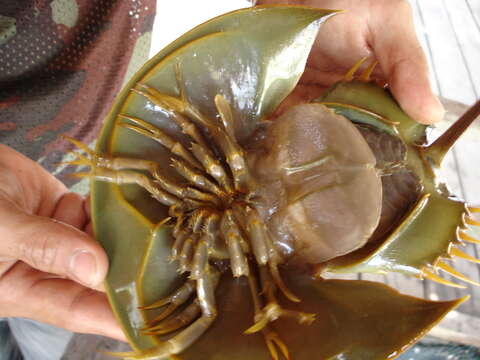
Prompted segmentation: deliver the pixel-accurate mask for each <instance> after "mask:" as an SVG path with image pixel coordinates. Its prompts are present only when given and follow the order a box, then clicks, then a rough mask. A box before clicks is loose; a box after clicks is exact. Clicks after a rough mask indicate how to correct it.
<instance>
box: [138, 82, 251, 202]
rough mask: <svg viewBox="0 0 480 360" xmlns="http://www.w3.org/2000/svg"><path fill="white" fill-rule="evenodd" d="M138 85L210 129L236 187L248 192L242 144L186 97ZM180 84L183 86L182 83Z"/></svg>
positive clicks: (170, 108) (161, 103) (155, 99)
mask: <svg viewBox="0 0 480 360" xmlns="http://www.w3.org/2000/svg"><path fill="white" fill-rule="evenodd" d="M177 81H178V75H177ZM137 85H138V86H140V87H141V88H142V89H143V90H144V91H141V90H137V89H133V91H134V92H136V93H138V94H140V95H143V96H145V97H146V98H147V99H149V100H150V101H152V102H153V103H155V104H157V105H159V106H161V107H162V108H164V109H165V110H167V111H172V112H176V113H180V114H184V115H186V116H188V117H189V118H190V119H192V121H194V122H195V123H196V124H197V125H199V126H202V127H205V128H206V129H207V130H208V132H209V134H210V135H211V136H212V138H213V140H214V141H215V143H216V144H217V145H218V146H219V147H220V149H221V150H222V152H223V153H224V154H225V157H226V161H227V163H228V165H229V167H230V170H231V171H232V174H233V178H234V182H235V189H236V190H238V191H240V192H243V193H247V192H248V185H249V181H251V180H250V176H249V172H248V167H247V164H246V162H245V157H244V155H243V150H242V148H241V147H240V146H238V144H236V141H235V139H234V138H233V139H232V138H231V137H230V136H229V134H228V133H227V132H226V131H224V130H223V129H221V128H220V127H219V126H217V124H215V123H214V124H212V122H211V121H210V120H209V119H207V118H206V117H205V116H204V115H203V114H202V113H200V111H198V110H197V109H196V108H195V107H194V106H192V105H191V104H190V103H188V101H187V100H186V98H185V97H181V98H175V97H172V96H169V95H166V94H162V93H160V92H159V91H158V90H156V89H154V88H152V87H150V86H148V85H145V84H142V83H138V84H137ZM179 85H180V86H181V83H180V84H179ZM181 94H182V91H181ZM225 102H226V101H225ZM227 104H228V103H227ZM223 105H224V104H221V106H222V109H221V110H220V111H222V112H223V114H226V111H225V109H224V106H223ZM228 106H229V105H228Z"/></svg>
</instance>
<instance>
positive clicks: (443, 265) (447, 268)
mask: <svg viewBox="0 0 480 360" xmlns="http://www.w3.org/2000/svg"><path fill="white" fill-rule="evenodd" d="M436 266H437V267H438V268H439V269H441V270H443V271H445V272H446V273H448V274H450V275H451V276H453V277H455V278H457V279H460V280H463V281H465V282H467V283H469V284H472V285H476V286H480V283H478V282H476V281H474V280H472V279H470V278H468V277H466V276H465V275H463V274H462V273H460V272H458V271H457V270H455V269H454V268H453V267H451V266H450V265H448V264H447V263H444V262H442V261H438V262H437V264H436Z"/></svg>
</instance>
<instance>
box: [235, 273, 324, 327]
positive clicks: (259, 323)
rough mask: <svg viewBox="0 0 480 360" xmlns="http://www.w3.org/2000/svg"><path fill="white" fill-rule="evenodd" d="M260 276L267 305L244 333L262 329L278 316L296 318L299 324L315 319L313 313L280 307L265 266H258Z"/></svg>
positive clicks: (308, 322) (309, 322)
mask: <svg viewBox="0 0 480 360" xmlns="http://www.w3.org/2000/svg"><path fill="white" fill-rule="evenodd" d="M260 278H261V282H262V293H263V294H265V297H266V298H267V305H266V306H265V307H264V308H263V309H262V311H261V313H260V315H259V316H256V319H255V321H256V323H255V324H254V325H253V326H252V327H250V328H249V329H247V331H245V333H247V334H252V333H255V332H257V331H260V330H262V329H263V328H264V327H265V326H267V325H268V324H269V323H271V322H273V321H275V320H277V319H278V318H280V317H289V318H293V319H295V320H297V321H298V322H299V323H300V324H307V325H308V324H311V323H312V322H313V321H314V320H315V314H310V313H304V312H300V311H293V310H287V309H284V308H282V307H281V306H280V305H279V304H278V302H277V299H276V298H275V284H274V283H273V282H272V279H271V277H270V274H269V271H268V269H267V268H266V267H265V266H260Z"/></svg>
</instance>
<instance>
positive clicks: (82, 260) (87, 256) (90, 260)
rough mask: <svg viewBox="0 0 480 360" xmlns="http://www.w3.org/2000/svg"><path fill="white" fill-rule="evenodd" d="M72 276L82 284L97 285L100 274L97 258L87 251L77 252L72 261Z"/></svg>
mask: <svg viewBox="0 0 480 360" xmlns="http://www.w3.org/2000/svg"><path fill="white" fill-rule="evenodd" d="M69 270H70V275H71V276H72V277H73V278H74V280H77V281H79V282H81V283H82V284H84V285H86V286H89V287H92V286H95V285H97V282H98V274H97V264H96V262H95V257H94V256H93V255H92V254H91V253H90V252H88V251H87V250H77V251H75V252H74V253H73V255H72V257H71V259H70V269H69Z"/></svg>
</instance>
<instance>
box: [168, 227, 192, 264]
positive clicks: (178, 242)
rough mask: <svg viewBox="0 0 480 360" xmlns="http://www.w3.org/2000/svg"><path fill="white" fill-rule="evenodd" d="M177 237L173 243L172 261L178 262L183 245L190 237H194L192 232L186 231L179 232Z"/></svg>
mask: <svg viewBox="0 0 480 360" xmlns="http://www.w3.org/2000/svg"><path fill="white" fill-rule="evenodd" d="M174 236H175V241H174V242H173V245H172V250H171V259H172V261H174V260H177V259H178V258H179V256H180V252H181V251H182V249H183V245H184V243H185V240H186V239H187V238H188V237H189V236H192V232H191V231H185V230H183V229H182V230H179V232H178V234H176V235H175V234H174Z"/></svg>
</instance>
